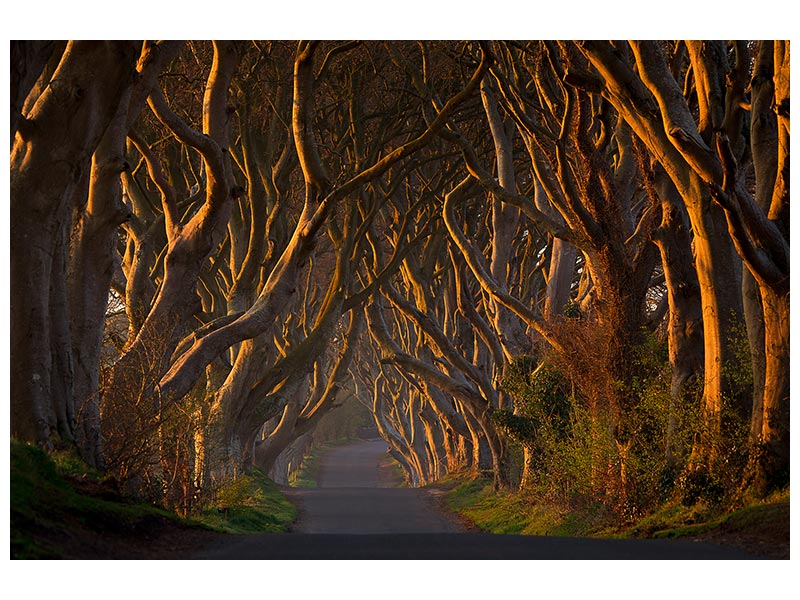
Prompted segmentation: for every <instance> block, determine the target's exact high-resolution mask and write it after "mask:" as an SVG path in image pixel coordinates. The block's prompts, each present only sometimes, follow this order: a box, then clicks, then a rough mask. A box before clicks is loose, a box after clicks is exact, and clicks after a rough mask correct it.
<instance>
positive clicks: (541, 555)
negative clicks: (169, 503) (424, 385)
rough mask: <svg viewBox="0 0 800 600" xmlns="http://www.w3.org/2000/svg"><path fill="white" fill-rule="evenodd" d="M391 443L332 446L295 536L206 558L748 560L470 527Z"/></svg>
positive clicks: (701, 548) (672, 544)
mask: <svg viewBox="0 0 800 600" xmlns="http://www.w3.org/2000/svg"><path fill="white" fill-rule="evenodd" d="M385 457H386V444H385V443H384V442H383V441H381V440H369V441H364V442H358V443H355V444H352V445H348V446H341V447H338V448H335V449H334V450H333V451H331V452H330V453H329V454H328V455H327V456H326V458H325V460H323V462H322V464H321V465H320V474H319V479H318V486H319V487H318V488H316V489H291V490H286V494H287V496H288V497H289V498H290V500H291V501H292V502H294V503H295V504H297V506H298V508H299V512H300V516H299V518H298V520H297V521H296V522H295V524H294V525H293V527H292V531H291V533H288V534H263V535H262V534H259V535H246V536H244V535H242V536H233V535H232V536H226V538H225V539H224V540H221V541H218V542H215V543H214V544H213V545H212V546H209V547H207V548H205V549H204V550H203V551H202V552H200V553H199V555H198V556H197V558H206V559H284V560H302V559H324V560H335V559H349V560H356V559H393V560H402V559H455V560H467V559H483V560H490V559H504V560H507V559H515V560H520V559H523V560H524V559H527V560H533V559H551V560H560V559H582V560H594V559H617V560H629V559H661V560H668V559H747V558H754V557H752V556H749V555H746V554H744V553H742V552H740V551H737V550H733V549H729V548H724V547H721V546H715V545H712V544H705V543H699V542H691V541H673V540H608V539H587V538H563V537H537V536H518V535H493V534H486V533H475V532H470V531H468V530H467V529H466V528H465V527H464V526H463V525H462V524H461V523H460V522H459V521H458V519H457V518H455V517H454V516H453V515H448V514H446V513H445V512H444V511H443V510H442V509H441V508H440V506H439V504H438V503H437V502H436V500H435V498H434V497H433V496H432V495H431V493H430V492H428V491H426V490H421V489H408V488H401V487H397V486H398V485H399V484H400V483H401V482H400V481H398V480H397V478H396V476H395V475H393V473H392V471H391V470H390V469H388V468H387V467H386V459H385Z"/></svg>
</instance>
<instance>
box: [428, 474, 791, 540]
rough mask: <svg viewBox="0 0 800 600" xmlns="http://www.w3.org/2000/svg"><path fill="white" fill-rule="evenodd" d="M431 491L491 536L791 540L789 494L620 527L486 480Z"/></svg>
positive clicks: (453, 481)
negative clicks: (539, 501) (755, 537)
mask: <svg viewBox="0 0 800 600" xmlns="http://www.w3.org/2000/svg"><path fill="white" fill-rule="evenodd" d="M431 487H434V488H437V489H440V490H443V491H445V493H446V501H447V504H448V507H449V508H450V509H451V510H453V511H454V512H457V513H459V514H461V515H463V516H465V517H467V518H468V519H469V520H470V521H472V522H473V523H474V524H475V525H476V526H477V527H478V528H479V529H481V530H483V531H486V532H490V533H499V534H522V535H553V536H576V537H617V538H626V537H647V538H651V537H652V538H679V537H690V536H692V537H697V536H703V535H727V536H736V535H739V534H743V535H758V536H760V537H762V538H763V537H764V536H767V539H768V538H769V536H774V537H775V539H778V540H780V539H781V536H783V535H785V537H786V538H787V539H788V522H789V492H788V490H786V491H784V492H780V493H777V494H774V495H773V496H771V497H770V498H767V499H766V500H764V501H760V502H754V503H752V504H751V505H748V506H744V507H742V508H740V509H738V510H735V511H732V512H724V511H721V510H720V509H719V508H715V507H709V506H706V505H702V504H698V505H696V506H694V507H691V508H689V507H686V506H683V505H682V504H680V503H678V502H673V503H668V504H664V505H663V506H662V507H660V508H659V510H657V511H655V512H654V513H653V514H651V515H648V516H645V517H643V518H641V519H639V520H638V521H636V522H634V523H628V524H626V525H625V526H622V527H621V526H619V525H615V524H614V523H613V522H612V521H610V520H609V519H608V518H607V516H606V514H605V511H604V509H603V507H602V506H587V507H584V508H583V509H581V510H572V511H567V510H565V509H563V508H560V507H556V506H548V505H541V504H536V503H535V502H533V501H531V500H530V499H528V498H526V497H525V495H523V494H520V493H516V492H495V491H494V490H493V489H492V483H491V481H489V480H487V479H470V478H463V477H460V478H459V477H447V478H445V479H442V480H440V481H438V482H436V483H435V484H433V486H431Z"/></svg>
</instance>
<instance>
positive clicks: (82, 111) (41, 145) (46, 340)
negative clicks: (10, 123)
mask: <svg viewBox="0 0 800 600" xmlns="http://www.w3.org/2000/svg"><path fill="white" fill-rule="evenodd" d="M136 53H137V45H136V44H135V43H133V42H70V43H69V45H68V46H67V49H66V51H65V52H64V56H63V58H62V61H61V64H60V65H59V67H58V69H57V71H56V72H55V74H54V75H53V78H52V80H51V83H50V86H49V87H48V88H47V89H46V90H45V91H44V92H43V93H42V94H41V96H40V97H39V98H38V100H37V101H36V103H35V104H34V105H33V107H32V108H31V110H30V111H29V112H28V113H27V114H26V115H24V123H21V125H20V130H21V133H20V134H19V135H18V136H17V137H16V138H15V141H14V146H13V149H12V153H11V220H12V222H13V223H14V227H13V228H12V230H11V284H12V289H11V361H12V364H14V369H12V374H11V390H12V391H11V417H12V418H11V432H12V435H13V436H14V437H16V438H17V439H21V440H25V441H31V442H36V443H39V444H41V445H43V446H45V447H50V445H51V443H52V441H53V440H54V439H57V438H58V431H57V429H58V426H57V423H56V420H55V410H54V407H53V405H52V401H53V399H52V396H51V393H50V389H49V388H50V385H49V383H50V380H51V371H50V369H51V366H52V358H51V350H52V339H51V336H52V335H53V333H54V331H53V329H52V327H51V325H52V323H51V322H50V317H51V311H50V299H49V295H50V294H49V290H50V286H51V279H52V278H53V277H61V278H63V277H65V271H64V270H63V266H61V269H62V270H61V273H58V272H54V270H53V269H54V264H53V257H54V256H55V252H54V246H53V244H54V241H57V240H59V238H60V235H59V231H60V230H61V229H62V228H63V227H64V226H65V225H67V226H68V224H69V220H70V209H71V206H70V202H71V200H72V198H73V195H74V194H75V191H76V186H77V185H78V184H79V182H80V181H81V178H82V177H83V176H84V174H85V173H87V172H88V170H89V167H90V164H91V156H92V154H93V152H94V150H95V148H96V147H97V144H98V143H99V141H100V139H101V137H102V135H103V133H104V132H105V129H106V127H107V126H108V124H109V122H110V121H111V119H112V117H113V115H114V113H115V112H116V110H117V107H118V105H119V102H120V99H121V97H122V94H123V91H124V89H125V88H126V87H127V86H128V85H129V84H130V83H131V81H132V78H133V75H134V64H135V59H136ZM97 73H103V77H102V78H98V77H97ZM56 268H58V265H56ZM60 285H61V284H57V285H56V287H57V288H58V287H59V286H60ZM59 346H61V348H63V351H67V349H68V348H69V346H70V345H69V344H61V343H59ZM59 352H61V351H59ZM70 361H71V359H67V358H66V357H61V358H59V363H61V364H67V363H68V362H70Z"/></svg>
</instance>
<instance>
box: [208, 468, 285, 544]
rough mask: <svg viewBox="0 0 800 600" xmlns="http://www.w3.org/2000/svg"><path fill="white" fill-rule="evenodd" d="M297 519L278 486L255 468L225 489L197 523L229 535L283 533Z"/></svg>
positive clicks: (218, 494)
mask: <svg viewBox="0 0 800 600" xmlns="http://www.w3.org/2000/svg"><path fill="white" fill-rule="evenodd" d="M296 517H297V509H296V508H295V506H294V505H293V504H292V503H290V502H289V501H288V500H287V499H286V497H285V496H284V495H283V494H282V493H281V492H280V490H279V489H278V486H277V485H276V484H275V483H274V482H273V481H272V480H271V479H269V478H268V477H267V476H266V475H265V474H264V472H263V471H261V470H260V469H256V468H253V469H250V471H248V472H247V473H246V474H244V475H241V476H239V477H238V478H237V479H236V480H234V481H231V482H228V483H227V484H226V485H225V486H223V487H222V488H221V489H220V490H219V491H218V492H217V497H216V501H215V502H214V504H213V506H210V507H208V508H207V509H206V510H204V511H203V512H202V513H201V514H200V516H199V517H197V520H198V521H200V522H201V523H204V524H205V525H207V526H208V527H211V528H213V529H215V530H217V531H223V532H225V533H280V532H284V531H286V530H287V529H288V528H289V525H291V524H292V522H293V521H294V520H295V518H296Z"/></svg>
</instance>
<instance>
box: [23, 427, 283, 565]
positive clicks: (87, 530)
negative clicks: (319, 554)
mask: <svg viewBox="0 0 800 600" xmlns="http://www.w3.org/2000/svg"><path fill="white" fill-rule="evenodd" d="M10 464H11V557H12V558H23V559H33V558H40V559H43V558H64V557H69V556H70V550H69V548H65V545H66V546H71V547H73V548H74V547H75V544H76V543H81V542H80V541H81V540H86V543H90V544H91V543H93V542H94V541H95V540H111V539H114V540H117V541H118V542H119V543H123V544H124V543H126V542H125V540H130V539H137V538H142V536H147V535H150V534H155V535H157V534H158V531H159V529H162V528H163V527H164V526H166V525H169V526H171V527H185V528H194V529H202V530H215V531H220V532H226V533H264V532H281V531H286V530H287V529H288V527H289V525H290V524H291V523H292V521H294V519H295V518H296V516H297V509H296V508H295V507H294V505H292V504H291V503H290V502H289V501H288V500H287V499H286V498H285V497H284V496H283V494H281V492H280V490H279V489H278V486H277V485H275V483H273V482H272V481H271V480H270V479H269V478H268V477H266V475H264V474H263V473H262V472H261V471H259V470H257V469H254V470H251V471H250V472H248V473H247V474H246V475H244V476H241V477H239V478H238V479H237V480H236V481H234V482H231V483H229V484H228V485H226V486H224V487H223V488H222V489H221V490H220V491H219V493H218V495H217V500H216V503H215V504H214V505H213V506H210V507H208V508H207V509H206V510H205V511H204V512H203V513H202V514H201V515H199V516H198V517H197V518H194V519H182V518H180V517H178V516H177V515H175V514H174V513H172V512H170V511H168V510H165V509H162V508H159V507H156V506H153V505H151V504H147V503H142V502H137V501H134V500H132V499H130V498H127V497H124V496H122V495H120V494H119V493H118V492H116V491H115V489H114V487H113V485H111V484H110V483H109V482H106V481H103V479H102V478H101V477H99V475H98V474H97V473H96V472H94V471H92V470H91V469H89V468H87V467H86V465H85V464H84V463H82V462H81V461H80V460H79V459H77V458H76V457H75V455H74V454H69V453H54V454H53V455H48V454H46V453H45V452H43V451H42V450H40V449H39V448H37V447H35V446H31V445H28V444H22V443H19V442H13V441H12V442H11V455H10Z"/></svg>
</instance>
